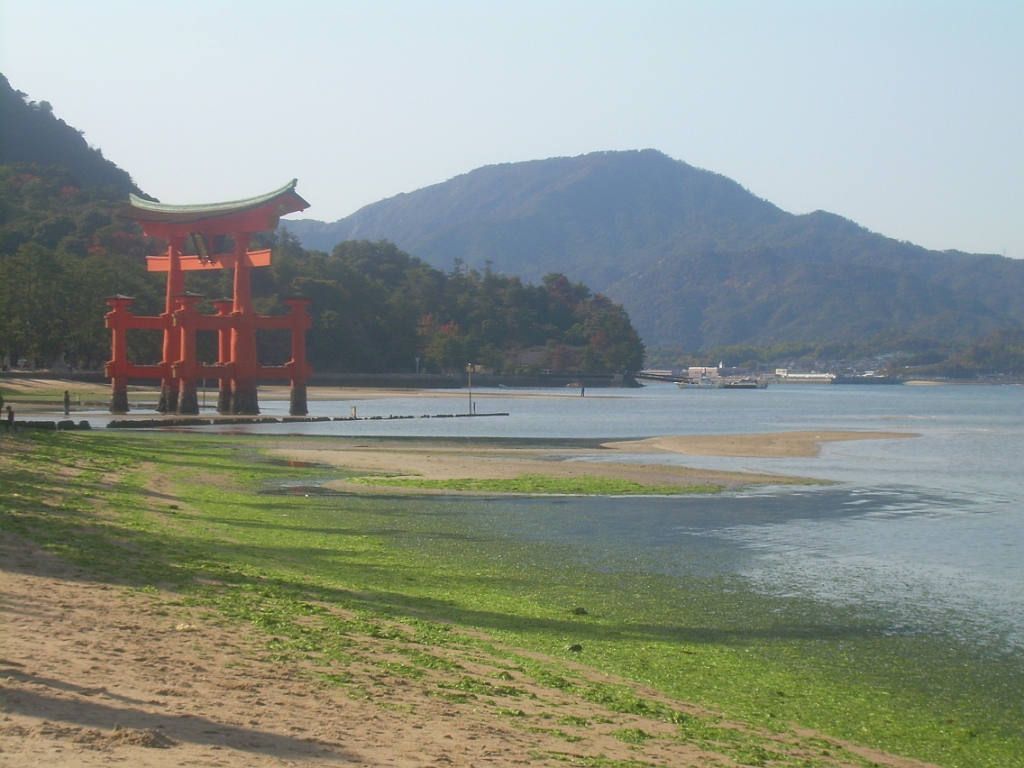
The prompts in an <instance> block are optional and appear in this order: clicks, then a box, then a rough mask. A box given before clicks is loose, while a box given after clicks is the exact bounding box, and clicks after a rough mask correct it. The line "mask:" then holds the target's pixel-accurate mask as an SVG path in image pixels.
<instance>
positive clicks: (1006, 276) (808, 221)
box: [286, 150, 1024, 350]
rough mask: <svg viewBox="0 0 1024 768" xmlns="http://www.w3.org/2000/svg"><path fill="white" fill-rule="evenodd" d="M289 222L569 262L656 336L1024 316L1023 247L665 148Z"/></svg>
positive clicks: (458, 251)
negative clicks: (761, 192)
mask: <svg viewBox="0 0 1024 768" xmlns="http://www.w3.org/2000/svg"><path fill="white" fill-rule="evenodd" d="M286 226H287V228H288V229H289V230H290V231H291V232H293V233H294V234H296V235H297V236H298V237H299V238H300V240H302V242H303V244H304V245H305V246H306V247H307V248H318V249H321V250H330V248H332V247H333V245H334V244H335V243H337V242H340V241H342V240H349V239H368V240H379V239H387V240H391V241H393V242H395V243H396V244H397V245H398V246H399V247H401V248H402V249H404V250H406V251H408V252H410V253H412V254H413V255H415V256H418V257H420V258H422V259H424V260H425V261H427V262H429V263H431V264H433V265H434V266H436V267H440V268H448V267H450V266H451V264H452V263H453V260H455V259H461V260H462V261H463V262H464V263H466V264H467V265H468V266H470V267H474V268H477V269H481V270H482V269H484V268H485V266H486V265H487V264H488V263H490V265H491V267H492V268H493V269H494V270H496V271H500V272H505V273H507V274H518V275H521V276H522V277H523V278H524V279H525V280H533V281H538V280H539V279H540V278H541V277H542V276H543V275H544V274H547V273H549V272H563V273H565V274H567V275H568V276H569V277H570V279H573V280H582V281H584V282H586V283H588V284H589V285H591V286H592V287H593V288H594V289H595V290H599V291H602V292H605V293H607V294H608V295H609V296H611V297H612V298H613V299H615V300H617V301H621V302H623V303H624V304H625V306H626V308H627V309H628V310H629V312H630V315H631V316H632V317H633V318H634V321H635V323H636V326H637V328H638V329H639V330H640V332H641V335H642V336H643V338H644V341H645V343H647V344H649V345H655V346H679V347H681V348H683V349H690V350H696V349H701V348H706V347H710V346H719V345H725V344H743V343H757V344H769V343H782V342H787V341H822V342H824V341H862V340H865V338H868V337H870V336H872V335H877V334H882V333H886V332H893V331H899V332H901V333H905V334H912V335H919V336H922V337H925V338H929V339H934V340H938V341H964V340H966V339H971V338H976V337H978V336H981V335H984V334H986V333H990V332H992V331H994V330H998V329H1000V328H1018V327H1022V326H1024V262H1019V261H1015V260H1012V259H1006V258H1004V257H1001V256H993V255H975V254H966V253H961V252H955V251H946V252H937V251H929V250H927V249H924V248H921V247H919V246H916V245H913V244H911V243H906V242H901V241H897V240H894V239H892V238H887V237H885V236H883V235H880V234H877V233H874V232H870V231H868V230H867V229H864V228H863V227H861V226H859V225H857V224H856V223H854V222H852V221H849V220H848V219H844V218H843V217H841V216H837V215H835V214H831V213H827V212H824V211H816V212H814V213H809V214H804V215H794V214H791V213H787V212H786V211H783V210H782V209H780V208H778V207H777V206H775V205H773V204H772V203H770V202H768V201H766V200H762V199H761V198H758V197H757V196H755V195H753V194H752V193H750V192H749V191H747V190H746V189H744V188H743V187H742V186H741V185H739V184H738V183H736V182H735V181H733V180H731V179H728V178H727V177H725V176H722V175H720V174H716V173H713V172H710V171H706V170H701V169H698V168H694V167H693V166H690V165H688V164H686V163H684V162H681V161H678V160H674V159H672V158H670V157H668V156H667V155H664V154H662V153H661V152H658V151H655V150H639V151H628V152H598V153H592V154H588V155H582V156H579V157H571V158H565V157H561V158H552V159H549V160H534V161H529V162H523V163H508V164H502V165H492V166H486V167H483V168H479V169H477V170H474V171H471V172H469V173H466V174H463V175H461V176H456V177H455V178H453V179H450V180H449V181H446V182H443V183H440V184H435V185H433V186H429V187H425V188H423V189H419V190H416V191H415V192H410V193H406V194H401V195H397V196H395V197H392V198H389V199H387V200H381V201H379V202H377V203H373V204H371V205H368V206H366V207H364V208H362V209H360V210H359V211H357V212H356V213H354V214H352V215H351V216H348V217H347V218H344V219H341V220H340V221H337V222H334V223H333V224H327V223H323V222H316V221H310V220H297V221H288V222H286Z"/></svg>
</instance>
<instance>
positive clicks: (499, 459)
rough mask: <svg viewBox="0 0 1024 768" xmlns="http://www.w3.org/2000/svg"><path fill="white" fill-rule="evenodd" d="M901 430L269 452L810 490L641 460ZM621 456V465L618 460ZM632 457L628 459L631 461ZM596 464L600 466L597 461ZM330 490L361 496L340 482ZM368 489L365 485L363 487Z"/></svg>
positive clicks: (786, 479)
mask: <svg viewBox="0 0 1024 768" xmlns="http://www.w3.org/2000/svg"><path fill="white" fill-rule="evenodd" d="M914 436H915V435H913V434H911V433H903V432H836V431H819V432H778V433H768V434H762V435H690V436H683V435H675V436H664V437H655V438H648V439H646V440H628V441H615V442H608V443H604V444H602V445H600V446H595V447H579V448H576V447H569V448H566V447H552V448H544V447H504V446H500V445H499V446H495V445H493V444H489V445H463V444H459V443H453V442H445V441H443V440H436V439H433V440H423V441H416V440H413V441H387V440H375V441H367V440H359V439H352V440H342V441H337V440H332V441H330V443H326V442H322V441H321V442H317V443H316V444H313V445H303V446H296V445H294V444H289V445H288V446H284V445H279V446H278V447H276V448H271V449H269V453H270V454H272V455H274V456H278V457H280V458H282V459H285V460H290V461H301V462H309V463H315V464H324V465H328V466H334V467H339V468H344V469H347V470H349V471H352V472H354V473H357V474H360V475H368V476H373V475H379V476H380V483H379V485H380V486H385V487H386V486H387V485H388V478H394V477H400V478H422V479H425V480H459V479H486V480H492V479H493V480H505V479H512V478H517V477H521V476H523V475H546V476H549V477H560V478H579V477H606V478H617V479H622V480H630V481H633V482H636V483H640V484H643V485H721V486H724V487H726V488H730V487H737V486H743V485H754V484H773V485H779V484H793V483H799V484H806V483H808V482H810V481H809V480H807V479H806V478H800V477H793V476H788V475H782V474H774V473H758V472H735V471H724V470H712V469H699V468H694V467H687V466H681V465H667V464H665V463H662V462H656V461H651V462H644V461H643V460H637V455H638V454H639V455H643V454H659V453H677V454H683V455H689V456H741V457H756V458H790V457H813V456H816V455H817V454H818V451H819V444H820V443H822V442H829V441H837V440H879V439H892V438H905V437H914ZM616 454H619V455H621V456H622V461H616V460H615V456H616ZM627 457H628V458H627ZM595 458H599V459H600V460H597V461H595V460H594V459H595ZM326 487H328V488H333V489H337V490H341V489H345V490H356V487H355V484H353V483H350V482H347V481H345V480H335V481H331V482H329V483H327V484H326ZM358 487H359V488H360V489H366V486H364V485H360V486H358Z"/></svg>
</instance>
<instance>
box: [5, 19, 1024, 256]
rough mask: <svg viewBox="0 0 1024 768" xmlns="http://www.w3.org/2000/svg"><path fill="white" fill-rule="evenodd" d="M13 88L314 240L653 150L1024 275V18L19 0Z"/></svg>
mask: <svg viewBox="0 0 1024 768" xmlns="http://www.w3.org/2000/svg"><path fill="white" fill-rule="evenodd" d="M0 71H2V72H3V73H4V74H5V75H7V77H8V79H9V80H10V81H11V84H12V85H13V86H14V87H15V88H16V89H18V90H21V91H24V92H26V93H27V94H28V96H29V98H30V99H33V100H37V101H40V100H46V101H49V102H51V104H52V105H53V108H54V112H55V114H56V115H57V116H58V117H61V118H63V119H64V120H66V121H67V122H68V123H69V124H71V125H73V126H75V127H77V128H79V129H81V130H83V131H84V132H85V137H86V139H87V140H88V141H89V142H90V144H92V145H93V146H97V147H99V148H101V149H102V150H103V153H104V155H106V156H107V157H108V158H110V159H111V160H113V161H114V162H116V163H117V164H118V165H120V166H121V167H122V168H124V169H126V170H127V171H129V172H130V173H131V174H132V175H133V177H134V178H135V181H136V183H138V184H139V186H140V187H142V189H144V190H146V192H148V193H149V194H152V195H155V196H156V197H158V198H160V199H161V200H163V201H164V202H170V203H198V202H215V201H220V200H228V199H236V198H239V197H249V196H252V195H256V194H260V193H262V192H266V191H270V190H272V189H275V188H276V187H278V186H280V185H282V184H284V183H287V182H288V181H289V180H290V179H292V178H293V177H298V179H299V187H298V189H299V192H300V193H301V194H302V195H303V196H304V197H305V198H306V199H307V200H309V201H310V202H311V203H312V204H313V205H312V208H311V209H310V210H309V211H308V212H307V215H308V216H310V217H312V218H317V219H321V220H325V221H333V220H335V219H338V218H340V217H342V216H346V215H348V214H350V213H352V212H353V211H355V210H356V209H358V208H360V207H362V206H363V205H366V204H368V203H372V202H375V201H376V200H379V199H381V198H384V197H390V196H391V195H395V194H397V193H399V192H410V191H412V190H414V189H417V188H419V187H423V186H427V185H429V184H434V183H437V182H441V181H444V180H446V179H449V178H451V177H452V176H455V175H458V174H460V173H465V172H467V171H470V170H472V169H473V168H477V167H479V166H481V165H488V164H492V163H503V162H516V161H520V160H533V159H538V158H544V157H553V156H559V155H579V154H583V153H586V152H593V151H597V150H610V149H643V148H655V149H659V150H661V151H663V152H665V153H666V154H668V155H670V156H672V157H674V158H677V159H680V160H685V161H686V162H688V163H690V164H692V165H695V166H698V167H701V168H707V169H709V170H712V171H716V172H718V173H722V174H725V175H726V176H729V177H731V178H733V179H735V180H736V181H738V182H739V183H740V184H742V185H743V186H745V187H746V188H747V189H749V190H751V191H752V192H753V193H754V194H756V195H758V196H760V197H763V198H766V199H768V200H770V201H772V202H774V203H775V204H777V205H779V206H780V207H782V208H784V209H785V210H787V211H792V212H794V213H805V212H808V211H812V210H816V209H824V210H828V211H832V212H834V213H838V214H840V215H843V216H846V217H847V218H850V219H853V220H854V221H856V222H858V223H860V224H862V225H864V226H866V227H868V228H869V229H872V230H875V231H877V232H881V233H883V234H886V235H889V236H891V237H895V238H899V239H902V240H910V241H913V242H915V243H919V244H921V245H925V246H927V247H930V248H937V249H947V248H958V249H962V250H967V251H976V252H989V253H1004V252H1005V253H1006V255H1008V256H1015V257H1024V1H1022V0H1010V1H1008V2H984V1H976V2H939V1H933V2H898V1H897V0H888V1H886V2H871V1H870V0H857V1H853V0H851V1H850V2H830V1H829V0H814V1H813V2H782V1H780V2H753V1H751V2H728V1H727V0H706V2H642V1H641V0H631V1H630V2H626V1H625V0H623V1H622V2H596V1H595V2H558V0H542V1H538V2H534V1H532V0H516V1H515V2H485V1H484V0H479V1H478V2H451V1H441V0H438V1H437V2H388V1H387V0H374V2H340V1H339V2H328V1H327V0H323V1H322V2H312V1H310V2H302V1H301V0H292V1H291V2H287V3H285V2H273V3H271V2H262V1H261V0H245V1H244V2H242V1H240V0H239V1H238V2H227V1H223V2H218V1H217V0H204V1H203V2H149V1H147V2H143V1H142V0H136V1H135V2H109V1H104V0H90V2H51V1H50V0H31V2H28V1H22V0H0Z"/></svg>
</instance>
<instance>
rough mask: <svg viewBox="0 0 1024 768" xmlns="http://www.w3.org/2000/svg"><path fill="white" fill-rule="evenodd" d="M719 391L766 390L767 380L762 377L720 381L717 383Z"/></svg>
mask: <svg viewBox="0 0 1024 768" xmlns="http://www.w3.org/2000/svg"><path fill="white" fill-rule="evenodd" d="M718 388H719V389H768V379H767V378H766V377H764V376H761V377H760V378H756V379H755V378H754V377H752V376H744V377H742V378H729V379H721V380H720V381H719V382H718Z"/></svg>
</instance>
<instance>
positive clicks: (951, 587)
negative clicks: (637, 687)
mask: <svg viewBox="0 0 1024 768" xmlns="http://www.w3.org/2000/svg"><path fill="white" fill-rule="evenodd" d="M524 395H526V396H524ZM476 403H477V411H478V412H479V413H482V412H495V411H507V412H509V414H510V415H509V416H508V417H495V418H486V419H484V418H479V419H469V418H460V419H422V418H416V419H410V420H401V421H390V422H389V421H357V422H350V421H347V422H317V423H309V424H278V425H256V426H252V427H237V426H236V427H231V430H232V431H234V432H242V433H260V434H303V435H336V436H342V435H345V436H381V437H390V436H414V435H415V436H437V437H462V438H465V439H466V440H467V441H472V440H473V439H474V438H483V437H490V438H498V437H509V438H567V437H568V438H609V439H615V438H643V437H652V436H656V435H670V434H728V433H746V432H774V431H780V430H804V429H822V430H836V429H838V430H842V429H858V430H888V431H908V432H915V433H918V434H920V437H919V438H916V439H904V440H872V441H856V442H841V443H830V444H825V445H824V446H823V448H822V453H821V456H819V457H817V458H810V459H807V458H801V459H750V458H712V457H693V456H676V455H671V454H665V455H657V456H653V457H652V456H651V455H644V456H642V457H640V456H637V457H633V460H637V461H640V460H643V461H652V460H656V461H661V462H664V463H678V464H684V465H687V466H697V467H707V468H721V469H746V470H754V471H761V472H778V473H784V474H794V475H801V476H805V477H815V478H821V479H826V480H831V481H835V482H836V483H837V484H836V485H831V486H824V487H820V488H806V487H802V488H792V487H785V486H779V487H773V488H758V489H756V490H750V491H741V492H735V493H727V494H724V495H721V496H716V497H706V496H700V497H687V498H678V497H675V498H637V497H624V498H614V497H613V498H560V499H519V500H508V499H494V500H487V501H480V500H455V499H452V500H450V503H452V504H456V505H472V506H473V508H474V509H476V510H479V511H481V512H482V513H483V514H481V515H480V516H479V519H480V520H481V522H482V523H483V524H487V525H491V526H494V527H495V529H496V530H501V531H503V532H504V533H505V534H509V535H516V536H522V537H525V538H527V539H529V538H537V539H544V540H551V541H558V542H562V543H572V544H574V546H576V547H577V548H578V551H579V555H580V557H581V558H583V559H585V560H586V561H587V562H588V563H590V564H592V565H596V566H598V567H601V566H602V565H605V564H611V563H615V564H617V565H618V566H621V565H622V564H624V563H626V564H628V567H630V568H635V569H641V570H649V571H651V572H658V573H691V574H701V573H712V572H714V573H728V574H735V575H737V576H740V577H743V578H745V579H747V580H749V581H750V583H751V584H753V585H754V586H755V587H756V588H758V589H761V590H765V591H767V592H770V593H772V594H780V595H787V594H788V595H800V596H806V597H814V598H819V599H823V600H827V601H829V602H832V603H836V604H842V605H845V606H854V607H858V608H859V609H862V610H863V611H864V612H865V614H870V615H874V616H884V617H886V618H887V620H888V621H890V622H891V623H893V625H900V624H906V625H912V626H915V627H926V628H930V629H938V630H945V631H949V632H952V633H953V634H955V635H956V636H958V637H960V638H962V639H964V640H966V641H968V642H978V643H983V644H986V645H991V644H995V645H997V646H1000V647H1003V648H1010V647H1015V648H1024V556H1022V552H1024V471H1022V470H1024V461H1022V459H1024V388H1021V387H1015V386H938V387H910V386H903V387H865V386H860V387H859V386H815V385H803V386H801V385H790V386H776V387H771V388H769V389H768V390H756V391H727V390H713V389H689V390H680V389H679V388H678V387H674V386H669V385H653V386H649V387H645V388H644V389H642V390H604V391H592V392H591V393H588V395H587V397H585V398H581V397H580V396H579V391H578V390H567V391H564V392H563V391H550V390H545V391H537V392H532V393H529V392H527V393H522V392H516V396H509V394H508V393H505V392H503V391H501V390H489V391H485V392H483V393H478V396H477V398H476ZM353 405H354V406H356V407H357V408H358V412H359V415H360V416H384V417H386V416H388V415H391V414H394V415H409V414H413V415H416V416H420V415H423V414H440V413H458V412H461V413H465V412H467V411H468V393H466V391H465V390H463V391H462V392H458V393H455V392H451V393H444V392H441V393H436V394H433V395H429V396H412V397H394V398H386V399H373V400H345V401H333V402H323V401H321V402H315V401H314V402H311V403H310V407H311V412H312V415H336V416H337V415H348V414H349V411H350V408H351V407H352V406H353ZM286 409H287V404H286V403H284V402H265V403H263V411H264V413H265V414H271V415H274V414H277V415H280V414H283V413H284V412H285V411H286ZM201 431H209V430H208V429H207V428H201ZM610 458H611V457H609V459H610ZM580 460H581V461H601V460H606V459H605V458H604V457H585V458H582V459H580ZM614 460H615V461H623V460H627V461H628V460H630V457H623V456H622V455H616V456H615V457H614Z"/></svg>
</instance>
